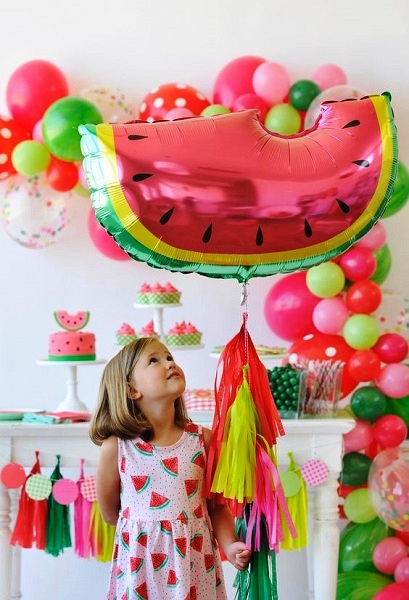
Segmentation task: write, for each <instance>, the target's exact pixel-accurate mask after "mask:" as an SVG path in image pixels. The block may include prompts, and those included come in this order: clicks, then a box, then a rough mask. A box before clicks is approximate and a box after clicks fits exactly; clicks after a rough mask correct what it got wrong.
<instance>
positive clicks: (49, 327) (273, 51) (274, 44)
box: [0, 0, 409, 600]
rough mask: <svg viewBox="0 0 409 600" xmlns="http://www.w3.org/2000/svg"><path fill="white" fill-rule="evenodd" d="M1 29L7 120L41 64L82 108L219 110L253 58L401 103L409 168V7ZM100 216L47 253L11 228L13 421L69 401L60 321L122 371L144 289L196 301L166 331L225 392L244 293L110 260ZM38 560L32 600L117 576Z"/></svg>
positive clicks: (15, 11) (8, 288) (88, 371)
mask: <svg viewBox="0 0 409 600" xmlns="http://www.w3.org/2000/svg"><path fill="white" fill-rule="evenodd" d="M0 22H1V25H2V26H1V36H0V56H1V69H0V113H7V107H6V102H5V88H6V85H7V81H8V79H9V77H10V76H11V74H12V73H13V71H14V70H15V69H16V68H17V67H18V66H19V65H20V64H22V63H24V62H26V61H28V60H32V59H37V58H44V59H48V60H50V61H52V62H54V63H55V64H56V65H58V66H59V67H60V68H61V69H62V70H63V72H64V73H65V74H66V76H67V79H68V81H69V83H70V93H71V94H72V95H75V94H77V93H78V92H79V90H80V89H81V88H82V87H85V86H91V85H101V86H106V87H111V88H113V87H119V88H121V89H122V90H123V91H124V92H125V94H126V95H127V97H128V99H130V100H132V101H133V102H134V103H135V104H136V105H137V104H138V103H139V101H140V100H141V99H142V98H143V96H144V95H145V94H146V93H147V92H148V91H149V90H150V89H151V88H152V87H154V86H155V85H158V84H161V83H167V82H170V81H184V82H185V83H189V84H191V85H193V86H195V87H197V88H199V89H201V90H202V91H203V92H205V93H206V94H207V95H208V96H211V92H212V87H213V83H214V81H215V78H216V75H217V74H218V72H219V71H220V69H221V68H222V67H223V66H224V65H225V64H226V63H227V62H228V61H229V60H231V59H233V58H236V57H238V56H243V55H247V54H255V55H260V56H264V57H265V58H266V59H268V60H272V61H277V62H280V63H282V64H283V65H284V66H286V67H287V69H288V70H289V72H290V75H291V77H292V79H293V80H294V81H295V80H296V79H299V78H308V77H309V75H310V74H311V73H312V71H313V70H314V69H315V68H316V67H317V66H319V65H320V64H323V63H335V64H338V65H340V66H341V67H342V68H343V69H344V70H345V72H346V74H347V76H348V83H349V84H351V85H355V86H357V87H359V88H360V89H365V90H367V91H368V92H371V93H380V92H382V91H384V90H389V91H390V92H391V93H392V103H393V107H394V112H395V118H396V123H397V126H398V133H399V145H400V158H401V160H402V161H403V162H404V163H405V164H406V165H409V136H408V135H407V130H408V129H409V81H408V78H407V69H406V63H407V57H408V55H409V25H408V23H409V4H408V3H407V0H390V2H389V3H380V2H377V1H376V0H361V2H356V1H353V2H352V1H351V0H344V1H343V2H323V1H322V0H317V1H315V2H310V3H305V2H303V1H302V0H294V1H293V2H292V3H289V2H288V0H285V1H284V0H276V1H275V2H272V1H271V0H258V2H253V3H250V2H244V1H243V0H235V1H233V0H207V1H206V2H203V3H198V2H193V1H192V0H176V1H174V2H172V3H171V2H168V1H165V0H155V1H152V0H149V1H148V0H144V1H142V0H139V1H138V0H129V1H127V2H125V1H121V0H120V1H117V2H115V3H111V6H109V7H108V8H104V7H103V5H102V4H101V3H100V2H97V1H96V0H87V1H86V2H82V3H73V4H70V3H63V4H58V3H51V2H48V1H45V0H37V1H36V2H34V3H33V2H28V1H27V0H14V2H8V3H7V6H6V7H4V4H3V8H2V9H1V12H0ZM88 208H89V204H88V201H87V200H86V199H84V198H80V197H73V199H72V200H70V201H69V214H70V220H71V224H70V226H69V228H67V230H66V232H65V234H64V235H63V236H62V237H61V239H60V240H59V242H58V243H57V244H55V245H54V246H50V247H48V248H45V249H42V250H29V249H26V248H24V247H21V246H19V245H18V244H17V243H15V242H13V241H12V240H11V239H10V238H9V237H8V235H7V234H6V233H5V231H4V230H3V229H2V227H1V226H0V281H1V287H0V294H1V306H2V310H1V315H0V336H1V337H0V340H1V343H0V382H1V386H0V407H3V408H4V407H13V406H14V407H44V408H47V409H53V408H55V407H56V405H57V404H58V403H59V402H60V400H62V398H63V396H64V393H65V378H66V375H65V373H64V371H63V369H62V368H53V369H51V368H47V369H45V368H41V367H39V366H37V365H36V363H35V361H36V359H38V358H42V357H44V356H45V355H46V352H47V336H48V333H50V332H51V331H53V330H54V329H55V325H54V323H53V319H52V311H53V310H56V309H66V310H68V311H70V312H75V311H77V310H90V311H91V320H90V324H89V329H90V330H93V331H94V332H95V333H96V336H97V352H98V356H99V357H104V358H109V357H110V356H111V355H112V353H113V352H114V351H115V349H114V346H113V342H114V332H115V330H116V329H117V328H118V326H119V325H120V324H121V323H122V322H123V321H126V322H129V323H132V324H135V325H136V326H140V325H143V324H145V322H147V321H148V320H149V318H148V314H147V313H146V314H141V311H136V310H135V309H134V308H133V302H134V298H135V293H136V291H137V289H138V287H139V285H140V283H141V282H142V281H150V282H151V283H154V282H156V281H160V282H166V281H167V280H170V281H171V282H172V283H173V284H174V285H176V286H177V287H178V288H179V289H181V290H182V292H183V308H180V309H173V310H172V311H169V314H168V313H166V314H165V320H166V325H169V326H170V325H172V324H173V322H174V321H175V320H178V319H179V320H180V319H182V318H189V320H191V321H192V322H193V323H195V324H196V325H197V326H198V327H199V328H201V329H203V331H204V336H203V342H204V343H205V344H206V349H205V350H202V351H200V352H196V353H193V352H189V353H184V354H183V355H181V356H180V362H181V364H182V365H183V367H184V368H185V370H186V372H187V376H188V382H189V386H190V387H199V386H210V385H211V384H212V382H213V377H214V368H215V360H214V359H212V358H210V357H209V354H208V353H209V351H210V350H211V348H212V347H213V346H214V345H216V344H222V343H224V342H226V341H228V340H229V339H230V338H231V337H232V336H233V335H234V334H235V333H236V332H237V331H238V329H239V326H240V322H241V308H240V285H239V284H238V283H237V282H235V281H230V280H211V279H208V278H204V277H200V276H197V275H180V274H170V273H167V272H165V271H163V272H160V271H153V270H151V269H149V268H148V267H146V266H145V265H144V264H139V263H136V262H132V261H128V262H118V261H112V260H109V259H107V258H105V257H103V256H102V255H101V254H100V253H99V252H98V251H97V250H96V249H95V248H94V246H93V245H92V242H91V241H90V240H89V238H88V235H87V229H86V215H87V212H88ZM384 223H385V225H386V228H387V231H388V243H389V245H390V247H391V251H392V257H393V266H392V270H391V273H390V275H389V278H388V280H387V282H386V283H387V287H388V288H389V289H393V290H395V291H398V292H401V293H406V294H407V293H409V281H408V268H407V259H408V250H407V242H406V239H407V228H408V224H409V206H406V207H405V208H404V209H403V210H402V211H400V213H399V216H395V217H391V218H389V219H385V221H384ZM274 281H275V278H273V277H270V278H267V279H254V280H252V281H251V282H250V284H249V293H250V296H249V313H250V320H249V327H250V332H251V334H252V337H253V340H254V342H255V343H264V344H274V343H280V341H279V340H276V339H275V338H274V336H273V334H272V333H271V332H270V331H269V329H268V327H267V325H266V323H265V320H264V317H263V303H264V298H265V296H266V293H267V291H268V290H269V288H270V287H271V285H272V283H273V282H274ZM101 371H102V367H99V366H94V367H87V368H82V369H80V370H79V373H78V375H79V393H80V396H81V398H82V399H83V400H84V401H85V402H86V403H87V404H88V406H89V407H90V408H92V406H93V404H94V401H95V397H96V393H97V388H98V383H99V377H100V375H101ZM24 555H25V557H26V556H27V555H28V553H27V552H25V553H24ZM29 557H30V560H31V561H32V562H31V564H30V565H28V562H29V561H28V560H27V559H25V561H24V563H25V564H24V568H25V569H27V571H26V576H25V578H24V584H23V591H24V594H25V595H24V598H27V599H28V600H40V599H41V600H49V599H51V598H54V597H59V598H61V599H62V600H65V599H68V598H71V597H77V598H85V597H87V598H89V599H90V600H100V599H101V598H102V597H103V592H104V589H105V579H106V572H107V566H106V565H99V564H95V563H94V562H92V561H91V562H87V561H84V560H80V559H77V558H76V557H72V556H70V554H69V553H67V554H66V555H65V556H64V557H63V558H61V559H58V560H59V561H60V562H59V564H58V566H57V563H56V562H55V561H56V559H52V558H49V557H45V556H44V555H43V554H42V553H37V552H36V551H32V552H30V553H29ZM296 558H297V557H296ZM298 558H299V557H298ZM289 560H290V561H294V560H295V559H294V557H291V558H288V559H287V557H285V559H282V557H281V556H280V564H281V563H283V562H285V563H286V565H284V566H283V567H282V568H283V569H284V571H283V573H284V575H283V576H282V577H281V579H280V587H281V589H282V595H281V600H286V599H289V598H292V599H296V600H298V599H300V600H301V599H302V598H304V597H305V592H304V590H305V572H304V570H303V569H304V567H303V566H300V565H298V566H295V567H291V568H289V567H288V564H289V563H288V561H289ZM300 562H301V561H300ZM280 568H281V567H280ZM296 573H297V576H296V575H295V574H296ZM33 581H35V589H34V590H33Z"/></svg>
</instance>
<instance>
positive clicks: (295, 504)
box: [280, 452, 308, 550]
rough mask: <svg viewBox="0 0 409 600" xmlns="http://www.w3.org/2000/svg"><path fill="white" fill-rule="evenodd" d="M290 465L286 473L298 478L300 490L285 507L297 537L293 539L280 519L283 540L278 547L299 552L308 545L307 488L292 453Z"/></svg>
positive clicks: (284, 522) (289, 499)
mask: <svg viewBox="0 0 409 600" xmlns="http://www.w3.org/2000/svg"><path fill="white" fill-rule="evenodd" d="M288 456H289V458H290V464H289V465H288V469H287V470H288V471H289V472H291V473H295V474H296V475H298V477H299V478H300V482H301V485H300V489H299V491H298V492H297V494H295V495H294V496H290V497H289V498H287V506H288V510H289V512H290V515H291V518H292V520H293V523H294V526H295V529H296V531H297V537H295V538H293V537H292V536H291V534H290V532H289V529H288V526H287V521H286V520H285V519H283V518H281V522H282V527H283V533H284V540H283V541H282V542H281V544H280V547H281V549H282V550H301V548H304V547H305V546H307V544H308V496H307V486H306V483H305V481H304V479H303V477H302V474H301V471H300V469H299V468H298V466H297V465H296V463H295V461H294V458H293V454H292V452H289V453H288Z"/></svg>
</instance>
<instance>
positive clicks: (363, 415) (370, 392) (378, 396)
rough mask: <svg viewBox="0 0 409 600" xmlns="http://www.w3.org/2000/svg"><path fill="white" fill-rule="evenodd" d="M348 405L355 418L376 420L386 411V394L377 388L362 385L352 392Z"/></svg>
mask: <svg viewBox="0 0 409 600" xmlns="http://www.w3.org/2000/svg"><path fill="white" fill-rule="evenodd" d="M350 406H351V410H352V412H353V413H354V415H355V416H356V417H357V419H361V420H362V421H371V422H372V421H376V420H377V419H379V417H382V415H384V414H385V412H386V396H385V395H384V394H382V392H381V390H379V389H378V388H376V387H372V386H370V385H364V386H362V387H360V388H358V389H356V390H355V391H354V392H353V393H352V396H351V402H350Z"/></svg>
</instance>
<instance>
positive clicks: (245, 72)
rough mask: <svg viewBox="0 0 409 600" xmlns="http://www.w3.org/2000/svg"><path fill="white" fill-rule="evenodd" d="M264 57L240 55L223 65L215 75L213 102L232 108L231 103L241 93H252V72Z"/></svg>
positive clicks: (263, 60)
mask: <svg viewBox="0 0 409 600" xmlns="http://www.w3.org/2000/svg"><path fill="white" fill-rule="evenodd" d="M263 62H265V58H260V57H259V56H241V57H239V58H236V59H234V60H232V61H230V62H229V63H227V65H225V66H224V67H223V69H222V70H221V71H220V73H219V74H218V75H217V78H216V81H215V84H214V89H213V104H222V105H223V106H226V107H227V108H230V109H232V107H233V103H234V101H235V100H236V98H238V97H239V96H242V95H243V94H254V89H253V74H254V71H255V70H256V69H257V67H258V66H259V65H261V64H262V63H263Z"/></svg>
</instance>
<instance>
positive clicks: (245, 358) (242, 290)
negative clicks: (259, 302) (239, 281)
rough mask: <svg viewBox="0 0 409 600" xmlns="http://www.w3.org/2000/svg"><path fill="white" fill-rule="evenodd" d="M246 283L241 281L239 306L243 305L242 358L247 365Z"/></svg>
mask: <svg viewBox="0 0 409 600" xmlns="http://www.w3.org/2000/svg"><path fill="white" fill-rule="evenodd" d="M247 297H248V291H247V283H246V282H245V283H243V285H242V288H241V302H240V306H244V312H243V325H244V360H245V364H246V365H248V362H249V332H248V329H247V319H248V316H249V315H248V310H247Z"/></svg>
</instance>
